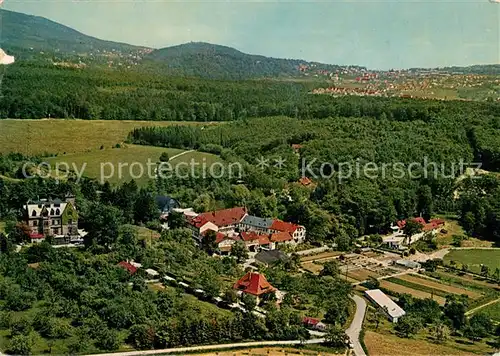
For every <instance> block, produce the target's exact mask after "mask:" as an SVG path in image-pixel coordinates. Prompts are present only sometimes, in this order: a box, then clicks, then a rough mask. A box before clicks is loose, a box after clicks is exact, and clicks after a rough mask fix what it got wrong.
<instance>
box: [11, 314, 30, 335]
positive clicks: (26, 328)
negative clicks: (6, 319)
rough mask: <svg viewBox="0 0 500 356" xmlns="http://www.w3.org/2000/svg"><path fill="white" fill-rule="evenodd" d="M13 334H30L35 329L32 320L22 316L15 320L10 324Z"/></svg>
mask: <svg viewBox="0 0 500 356" xmlns="http://www.w3.org/2000/svg"><path fill="white" fill-rule="evenodd" d="M10 330H11V335H12V336H16V335H28V334H29V333H30V332H32V331H33V326H32V325H31V321H30V320H29V319H28V318H26V317H22V318H20V319H17V320H14V321H13V322H12V323H11V325H10Z"/></svg>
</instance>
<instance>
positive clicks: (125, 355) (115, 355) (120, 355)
mask: <svg viewBox="0 0 500 356" xmlns="http://www.w3.org/2000/svg"><path fill="white" fill-rule="evenodd" d="M324 341H325V339H311V340H306V341H299V340H290V341H255V342H240V343H235V344H220V345H205V346H191V347H177V348H172V349H160V350H145V351H128V352H112V353H107V354H99V355H100V356H140V355H157V354H170V353H177V354H181V353H183V352H196V351H211V350H222V349H232V348H240V347H241V348H246V347H258V346H278V345H300V344H321V343H323V342H324ZM87 356H90V355H87Z"/></svg>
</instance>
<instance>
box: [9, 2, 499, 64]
mask: <svg viewBox="0 0 500 356" xmlns="http://www.w3.org/2000/svg"><path fill="white" fill-rule="evenodd" d="M493 1H495V0H490V1H488V0H457V1H450V0H427V1H425V0H379V1H374V0H364V1H357V0H316V1H311V0H288V1H281V0H273V1H271V0H260V1H257V0H246V1H242V0H236V1H230V0H225V1H222V0H217V1H214V0H211V1H208V0H198V1H193V0H188V1H180V0H177V1H174V0H141V1H139V0H106V1H103V0H86V1H84V0H73V1H71V0H5V3H4V8H5V9H8V10H13V11H18V12H23V13H28V14H32V15H39V16H43V17H46V18H49V19H51V20H53V21H56V22H59V23H62V24H64V25H67V26H69V27H72V28H74V29H76V30H78V31H81V32H83V33H85V34H88V35H91V36H95V37H98V38H101V39H106V40H112V41H119V42H126V43H131V44H135V45H144V46H149V47H154V48H162V47H168V46H171V45H176V44H181V43H185V42H190V41H204V42H210V43H216V44H221V45H227V46H231V47H234V48H236V49H239V50H241V51H242V52H245V53H251V54H262V55H265V56H271V57H280V58H297V59H304V60H309V61H318V62H323V63H330V64H343V65H348V64H353V65H362V66H366V67H368V68H372V69H390V68H411V67H441V66H450V65H471V64H499V63H500V3H495V2H493ZM499 1H500V0H499Z"/></svg>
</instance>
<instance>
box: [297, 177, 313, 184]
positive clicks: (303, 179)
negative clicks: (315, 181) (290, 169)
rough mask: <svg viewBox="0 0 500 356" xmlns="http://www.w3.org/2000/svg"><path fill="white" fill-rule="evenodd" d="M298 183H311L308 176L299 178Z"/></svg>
mask: <svg viewBox="0 0 500 356" xmlns="http://www.w3.org/2000/svg"><path fill="white" fill-rule="evenodd" d="M299 183H300V184H302V185H310V184H311V183H312V180H310V179H309V178H308V177H302V178H300V179H299Z"/></svg>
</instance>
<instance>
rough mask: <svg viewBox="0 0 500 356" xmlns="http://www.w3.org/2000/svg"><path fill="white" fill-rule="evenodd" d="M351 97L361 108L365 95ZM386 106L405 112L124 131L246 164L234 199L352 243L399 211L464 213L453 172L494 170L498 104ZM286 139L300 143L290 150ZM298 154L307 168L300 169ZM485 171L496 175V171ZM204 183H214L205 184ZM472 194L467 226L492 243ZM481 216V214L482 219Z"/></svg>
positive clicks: (314, 234)
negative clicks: (473, 211)
mask: <svg viewBox="0 0 500 356" xmlns="http://www.w3.org/2000/svg"><path fill="white" fill-rule="evenodd" d="M358 101H359V102H360V104H359V105H361V106H362V105H366V104H367V103H368V102H370V101H365V100H363V99H360V100H358ZM340 102H342V101H340ZM382 103H383V102H382ZM386 104H387V106H386V107H387V108H389V109H390V110H393V112H398V113H401V112H404V113H405V115H402V116H399V117H398V119H396V118H394V117H393V119H392V120H389V119H388V118H387V114H385V112H384V116H385V117H378V118H372V117H363V118H352V117H341V118H329V119H322V120H297V119H294V118H284V117H281V118H265V119H253V120H239V121H237V122H235V123H230V124H226V125H222V126H217V127H206V128H203V129H201V128H196V127H182V126H172V127H166V128H154V127H153V128H141V129H136V130H134V131H133V132H132V133H131V134H130V140H131V141H133V142H135V143H140V144H150V145H157V146H165V147H178V148H193V149H199V150H204V151H208V152H213V153H217V154H220V155H221V156H222V157H223V158H224V159H226V160H227V161H239V162H242V163H243V164H244V165H245V164H246V165H247V166H246V170H245V173H246V177H245V178H244V179H243V180H244V183H245V186H244V187H242V186H237V185H236V186H235V185H233V187H238V188H237V189H238V192H239V194H243V195H244V197H242V198H241V200H239V201H237V202H239V203H243V202H246V204H247V205H249V206H250V207H252V208H254V209H255V210H256V212H258V213H260V214H262V215H264V216H276V215H279V216H282V217H284V218H287V219H290V220H292V221H296V222H299V223H301V224H304V225H305V226H306V227H307V228H308V231H309V233H310V235H309V236H310V238H311V239H312V240H315V241H336V242H341V243H340V245H341V246H350V245H351V244H352V241H353V238H355V237H357V236H361V235H364V234H373V233H385V232H387V231H389V226H390V224H391V223H393V222H394V221H395V220H397V219H401V218H407V217H413V216H419V215H422V216H424V217H426V218H430V217H431V215H432V214H434V213H459V214H461V215H460V216H462V214H465V211H463V209H465V208H464V207H466V206H468V203H467V200H466V199H469V198H470V197H467V196H466V194H464V195H460V196H459V199H457V193H456V191H457V189H461V184H463V182H461V177H463V175H464V174H465V173H466V169H467V167H472V166H471V165H469V164H470V163H472V162H479V163H483V164H484V166H485V167H486V168H487V169H495V166H494V162H495V157H496V156H495V153H494V152H495V150H496V149H497V147H498V145H495V144H494V142H495V141H494V140H495V139H497V137H495V136H494V133H493V132H492V131H493V130H494V129H493V128H491V129H490V127H491V125H494V123H496V122H497V120H498V114H499V112H498V111H496V108H497V106H496V104H491V105H487V104H484V105H480V106H477V107H470V106H465V105H463V104H462V103H447V104H444V103H434V102H430V103H427V102H416V103H415V102H413V105H415V106H412V104H411V103H410V104H409V105H408V106H407V107H403V106H402V104H401V102H400V101H398V100H396V101H394V102H393V101H388V102H387V103H386ZM379 105H380V104H379ZM417 105H418V106H417ZM467 105H470V104H469V103H468V104H467ZM408 112H414V113H415V112H418V113H420V115H422V118H421V119H416V116H417V115H416V114H414V116H410V117H413V119H411V118H409V117H408V115H407V113H408ZM479 133H481V134H482V135H483V136H481V135H480V134H479ZM486 135H487V136H486ZM485 137H487V138H488V140H489V141H487V140H486V139H485ZM292 144H300V145H301V148H300V149H299V152H298V154H297V153H296V152H294V150H293V148H292V147H291V145H292ZM491 152H493V153H491ZM260 156H263V157H266V158H268V159H270V162H271V163H272V162H273V159H278V157H283V158H285V159H286V165H285V167H284V168H282V169H277V168H276V167H274V166H273V165H272V164H271V165H270V167H266V168H265V169H264V170H261V169H260V168H258V167H257V164H258V161H257V160H256V158H259V157H260ZM303 162H306V166H310V167H311V169H305V170H304V164H303ZM309 162H312V164H310V165H309ZM324 162H326V163H331V165H329V166H328V167H327V168H329V170H328V169H327V170H326V171H325V168H324V167H323V168H322V167H321V164H322V163H324ZM370 162H373V163H375V164H377V167H378V169H377V170H376V176H375V177H369V176H367V175H363V174H361V175H360V176H358V175H356V174H355V172H354V175H353V176H350V177H345V176H344V175H345V173H346V168H345V167H346V164H347V166H348V167H354V168H352V169H355V167H356V164H357V163H358V164H360V165H361V167H363V165H364V164H370ZM492 162H493V163H492ZM434 163H435V164H436V165H434ZM384 164H386V165H387V168H386V170H385V175H384V171H383V170H382V168H381V167H383V165H384ZM395 164H402V165H403V166H404V167H405V168H408V167H412V164H416V166H414V167H413V168H412V169H411V170H409V169H406V170H405V171H404V174H400V172H399V171H397V169H396V168H397V167H396V166H395ZM347 172H348V171H347ZM425 172H427V175H426V173H425ZM303 173H305V174H306V175H307V176H309V177H310V178H312V179H313V181H314V182H315V183H317V185H316V186H315V187H313V188H311V187H309V188H305V187H300V185H298V184H291V185H290V184H289V183H293V182H297V181H298V179H299V178H300V177H301V174H303ZM320 173H323V176H321V175H320ZM322 177H323V178H322ZM325 178H326V179H325ZM488 179H492V180H493V181H496V178H488ZM478 181H479V180H478ZM158 184H159V185H160V186H162V187H168V188H167V189H172V188H173V184H186V185H188V184H191V186H190V188H191V189H195V190H196V191H197V192H198V193H200V194H203V195H200V196H199V197H198V198H196V200H197V201H199V200H200V199H201V197H205V200H206V204H205V209H207V210H208V209H211V208H213V206H214V205H216V204H217V202H218V201H219V202H220V201H221V200H222V201H226V202H227V201H228V199H227V198H226V197H227V196H228V195H231V194H230V193H223V192H221V193H222V194H219V190H217V189H207V188H206V187H207V185H206V182H205V183H202V182H199V183H198V184H200V185H201V186H203V185H204V184H205V187H203V188H200V186H199V185H198V186H197V185H196V184H194V185H193V184H192V183H187V182H175V183H172V182H159V183H158ZM162 184H163V185H162ZM208 187H210V188H212V187H211V186H210V184H208ZM495 187H496V186H495ZM235 189H236V188H233V189H232V190H235ZM255 192H259V193H255ZM273 192H274V193H273ZM478 193H479V191H478V190H476V191H475V193H474V192H473V193H471V194H473V196H474V197H475V198H477V199H478V200H479V204H480V205H481V208H482V209H486V210H487V212H484V214H483V215H481V214H480V213H478V214H479V215H478V217H477V219H476V220H475V221H476V222H477V223H475V224H474V227H473V228H470V229H468V231H469V233H470V234H471V235H477V236H483V237H485V238H489V239H492V240H494V241H497V242H499V240H498V237H497V235H498V231H499V230H498V227H496V224H498V221H499V219H498V215H497V214H496V213H495V212H496V211H497V210H496V208H495V206H496V204H493V202H494V201H495V198H493V197H490V196H489V195H488V194H484V195H482V194H481V196H479V197H478V196H476V195H477V194H478ZM254 194H261V196H262V198H261V206H260V207H259V206H256V205H254V204H255V203H254V201H255V200H254V199H255V198H253V195H254ZM290 197H291V198H290ZM486 199H491V203H489V204H488V205H483V203H486ZM229 201H230V202H231V203H233V204H234V203H236V202H235V201H234V200H231V199H229ZM262 205H263V206H264V207H266V208H264V209H263V208H262ZM469 215H470V214H469ZM485 219H489V220H488V223H487V227H486V225H485V224H486V222H485Z"/></svg>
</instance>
